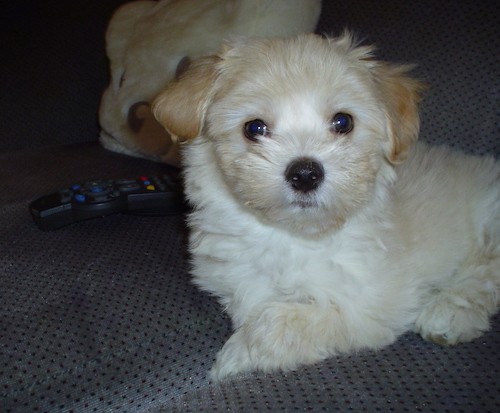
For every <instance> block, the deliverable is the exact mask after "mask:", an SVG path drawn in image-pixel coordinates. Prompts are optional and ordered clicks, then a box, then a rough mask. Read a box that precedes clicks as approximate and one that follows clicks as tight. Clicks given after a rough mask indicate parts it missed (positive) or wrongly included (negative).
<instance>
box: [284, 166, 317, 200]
mask: <svg viewBox="0 0 500 413" xmlns="http://www.w3.org/2000/svg"><path fill="white" fill-rule="evenodd" d="M324 178H325V170H324V169H323V166H322V165H321V164H320V163H318V162H316V161H315V160H313V159H310V158H298V159H295V160H293V161H292V162H290V164H289V165H288V166H287V168H286V171H285V179H286V180H287V182H288V183H289V184H290V185H291V186H292V188H293V189H294V190H296V191H299V192H303V193H307V192H310V191H313V190H315V189H316V188H318V186H319V185H320V184H321V182H323V179H324Z"/></svg>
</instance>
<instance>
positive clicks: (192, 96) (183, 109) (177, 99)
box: [152, 56, 220, 140]
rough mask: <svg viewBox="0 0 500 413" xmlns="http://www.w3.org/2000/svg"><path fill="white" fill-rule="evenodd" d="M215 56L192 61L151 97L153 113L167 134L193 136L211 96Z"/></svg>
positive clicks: (185, 137) (214, 75)
mask: <svg viewBox="0 0 500 413" xmlns="http://www.w3.org/2000/svg"><path fill="white" fill-rule="evenodd" d="M219 61H220V58H219V57H216V56H210V57H204V58H201V59H198V60H197V61H194V62H193V63H192V64H191V65H190V66H189V68H188V69H187V70H186V71H185V72H184V73H183V74H182V75H181V76H180V77H179V78H178V79H177V80H174V81H173V82H171V83H169V85H168V86H167V88H166V89H165V90H164V91H163V92H162V93H160V95H158V97H157V98H156V99H155V100H154V102H153V105H152V109H153V114H154V116H155V117H156V119H157V120H158V122H160V124H162V125H163V127H165V129H167V130H168V131H169V132H170V133H171V134H173V135H176V136H178V137H179V139H181V140H186V139H193V138H196V137H197V136H198V135H199V134H200V132H201V127H202V125H203V121H204V118H205V112H206V110H207V107H208V105H209V103H210V101H211V99H212V95H213V91H214V84H215V80H216V64H217V62H219Z"/></svg>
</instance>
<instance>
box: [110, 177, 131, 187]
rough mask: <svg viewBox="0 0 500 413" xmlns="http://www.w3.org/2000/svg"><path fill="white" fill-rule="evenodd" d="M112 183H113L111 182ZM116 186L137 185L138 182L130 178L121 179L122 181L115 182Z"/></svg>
mask: <svg viewBox="0 0 500 413" xmlns="http://www.w3.org/2000/svg"><path fill="white" fill-rule="evenodd" d="M111 183H112V181H111ZM115 183H116V185H118V186H120V185H130V184H135V183H136V181H135V179H128V178H121V179H117V180H116V181H115Z"/></svg>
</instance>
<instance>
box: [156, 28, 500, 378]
mask: <svg viewBox="0 0 500 413" xmlns="http://www.w3.org/2000/svg"><path fill="white" fill-rule="evenodd" d="M372 52H373V49H372V48H370V47H359V46H356V45H355V44H354V42H353V40H352V37H351V36H350V35H349V34H345V35H344V36H342V37H340V38H338V39H324V38H321V37H319V36H315V35H301V36H298V37H294V38H289V39H260V40H241V41H239V42H236V43H232V44H228V45H226V46H225V47H224V48H223V50H222V51H221V52H220V54H218V55H217V56H212V57H208V58H204V59H201V60H200V61H198V62H196V63H195V64H194V65H192V67H191V68H190V69H189V70H188V71H187V72H186V73H185V75H184V76H182V77H181V78H180V79H179V80H178V81H176V82H175V83H173V84H171V85H170V86H169V87H168V89H167V90H166V91H165V92H164V93H162V94H161V95H160V96H159V97H158V99H157V100H156V102H155V104H154V106H153V109H154V113H155V115H156V117H157V119H158V120H159V121H160V123H162V124H163V125H164V126H165V127H166V128H167V129H168V130H170V131H171V132H172V133H175V134H176V135H179V136H183V137H184V138H185V139H186V140H187V142H186V145H185V159H184V165H185V180H186V192H187V195H188V197H189V200H190V201H191V203H192V204H193V206H194V211H193V212H192V213H191V214H190V216H189V226H190V227H191V236H190V250H191V253H192V260H193V271H192V272H193V276H194V281H195V283H196V284H197V285H198V286H199V287H200V288H201V289H203V290H205V291H208V292H210V293H212V294H214V295H216V296H217V297H218V298H219V300H220V303H221V304H222V306H223V307H224V309H225V310H226V311H227V313H228V314H229V315H230V316H231V318H232V321H233V324H234V329H235V332H234V334H233V335H232V337H231V338H230V339H229V340H228V341H227V343H226V344H225V345H224V347H223V348H222V350H221V351H220V352H219V354H218V356H217V360H216V363H215V365H214V367H213V369H212V375H213V377H214V378H215V379H220V378H223V377H226V376H228V375H233V374H237V373H240V372H244V371H250V370H254V369H260V370H263V371H270V370H274V369H293V368H296V367H297V366H299V365H300V364H304V363H314V362H317V361H319V360H322V359H325V358H327V357H329V356H331V355H334V354H338V353H342V352H349V351H353V350H355V349H360V348H374V349H376V348H380V347H382V346H385V345H388V344H390V343H392V342H393V341H394V340H395V339H396V338H397V337H398V336H399V335H400V334H402V333H404V332H406V331H408V330H414V331H416V332H418V333H420V334H421V335H422V336H423V337H424V338H425V339H427V340H431V341H434V342H438V343H441V344H456V343H458V342H462V341H468V340H472V339H474V338H476V337H478V336H480V335H481V334H482V333H483V332H484V331H486V330H488V328H489V317H490V316H491V315H492V314H493V313H494V312H495V311H496V310H497V305H498V291H499V287H500V244H499V239H500V165H499V163H498V162H496V161H495V160H494V159H493V158H478V157H472V156H466V155H464V154H460V153H456V152H452V151H450V150H449V149H446V148H442V147H429V146H427V145H425V144H423V143H418V144H415V141H416V139H417V136H418V129H419V119H418V102H419V100H420V94H421V92H422V89H423V87H422V85H421V84H420V83H419V82H418V81H416V80H414V79H412V78H411V77H409V75H408V73H407V72H408V70H409V68H408V67H401V66H392V65H388V64H385V63H382V62H378V61H376V60H374V58H373V54H372ZM337 113H347V114H349V115H351V116H352V119H353V122H354V127H353V129H352V131H350V132H348V133H338V132H336V130H335V129H334V128H333V127H332V118H333V116H334V115H335V114H337ZM254 119H260V120H262V121H264V122H265V124H266V125H267V131H266V133H263V134H259V135H256V136H251V138H252V139H249V138H248V136H246V135H245V124H247V122H249V121H252V120H254ZM297 159H308V160H310V162H312V161H314V162H316V164H319V165H321V167H322V169H323V171H324V177H322V179H321V180H320V181H319V183H318V184H317V185H315V186H314V187H313V188H312V189H310V190H307V191H302V190H298V189H296V188H295V187H294V186H293V185H292V183H293V182H292V180H291V179H290V176H289V175H290V174H288V173H287V171H288V170H289V167H290V165H291V164H293V163H294V162H295V161H296V160H297Z"/></svg>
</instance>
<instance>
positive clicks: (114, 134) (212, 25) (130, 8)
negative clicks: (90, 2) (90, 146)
mask: <svg viewBox="0 0 500 413" xmlns="http://www.w3.org/2000/svg"><path fill="white" fill-rule="evenodd" d="M320 9H321V0H162V1H133V2H130V3H127V4H125V5H123V6H122V7H120V8H119V9H118V10H117V11H116V12H115V13H114V15H113V17H112V19H111V21H110V23H109V27H108V30H107V32H106V51H107V55H108V57H109V62H110V73H111V82H110V84H109V86H108V88H107V89H106V90H105V92H104V94H103V96H102V100H101V105H100V109H99V122H100V124H101V127H102V130H101V135H100V141H101V144H102V145H103V146H104V147H106V148H108V149H110V150H113V151H116V152H121V153H126V154H129V155H134V156H142V157H146V158H151V159H155V160H161V161H163V162H166V163H170V164H177V163H178V145H177V141H176V137H175V136H174V137H173V138H172V137H171V136H170V135H169V134H167V133H165V131H164V130H162V129H161V128H159V127H157V126H156V125H155V123H156V121H155V119H154V118H153V116H152V115H151V114H150V109H149V105H148V104H149V103H150V102H151V101H152V99H153V98H154V97H155V96H156V95H157V94H158V93H159V92H160V91H161V90H162V89H163V88H164V87H165V85H166V84H167V83H168V82H170V81H172V80H173V79H174V78H175V76H176V72H177V71H178V65H179V62H181V60H183V59H185V58H186V57H187V58H188V59H190V60H192V59H195V58H198V57H200V56H203V55H206V54H210V53H214V52H215V51H216V50H217V49H218V48H219V47H220V44H221V42H222V41H223V40H224V39H227V38H231V37H234V36H289V35H293V34H298V33H302V32H312V31H314V28H315V26H316V22H317V20H318V18H319V13H320ZM137 103H142V105H141V106H140V108H139V110H138V111H137V112H135V111H134V112H133V113H132V117H134V118H136V119H135V120H134V123H135V124H136V126H135V127H134V126H132V127H131V125H130V117H131V112H130V111H131V108H133V107H134V105H135V104H137Z"/></svg>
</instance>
